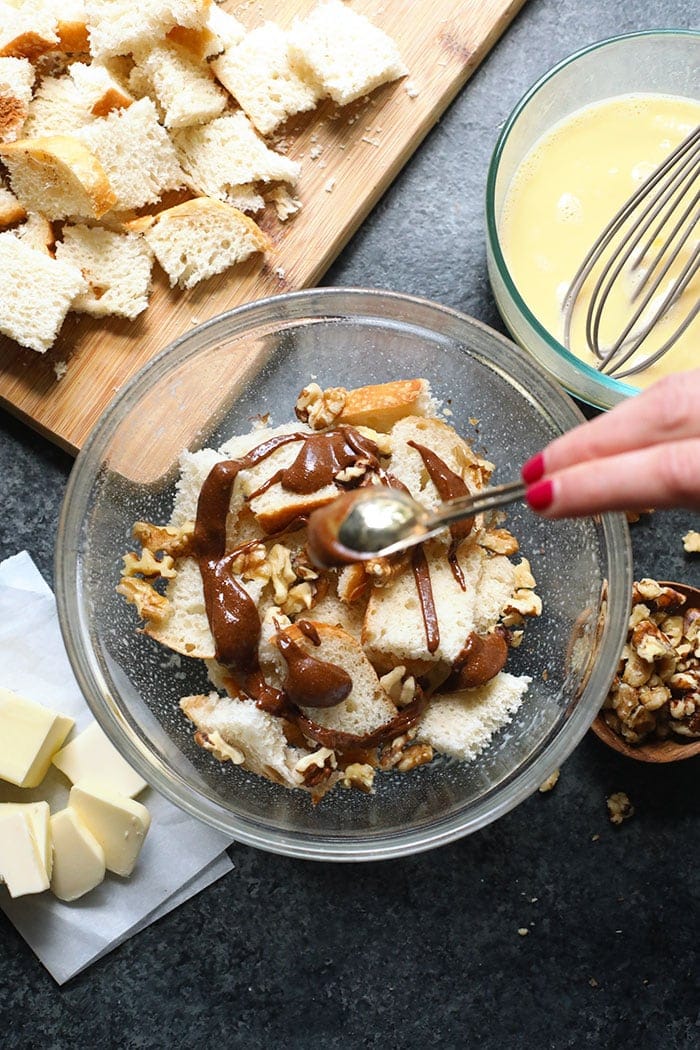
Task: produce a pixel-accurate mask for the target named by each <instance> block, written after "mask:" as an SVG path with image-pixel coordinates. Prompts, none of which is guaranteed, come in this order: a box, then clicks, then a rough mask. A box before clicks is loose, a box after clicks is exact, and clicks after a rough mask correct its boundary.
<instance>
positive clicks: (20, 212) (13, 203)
mask: <svg viewBox="0 0 700 1050" xmlns="http://www.w3.org/2000/svg"><path fill="white" fill-rule="evenodd" d="M26 215H27V213H26V211H25V209H24V207H23V206H22V205H21V204H20V202H19V201H18V200H17V198H16V197H15V195H14V193H13V192H12V190H11V189H9V187H8V186H6V185H5V183H4V181H3V179H2V176H1V175H0V230H4V229H5V228H6V227H7V226H14V224H15V223H16V222H21V221H22V219H24V218H26Z"/></svg>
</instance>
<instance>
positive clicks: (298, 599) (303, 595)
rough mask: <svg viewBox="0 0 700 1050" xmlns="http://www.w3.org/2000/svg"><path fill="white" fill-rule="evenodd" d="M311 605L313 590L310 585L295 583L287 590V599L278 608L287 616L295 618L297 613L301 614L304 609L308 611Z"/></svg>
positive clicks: (312, 602)
mask: <svg viewBox="0 0 700 1050" xmlns="http://www.w3.org/2000/svg"><path fill="white" fill-rule="evenodd" d="M313 604H314V589H313V587H312V586H311V584H310V583H308V582H305V583H297V584H296V585H295V586H294V587H290V588H289V591H288V592H287V597H286V598H285V600H284V601H283V602H282V604H281V606H280V608H281V609H282V612H283V613H286V615H287V616H296V614H297V613H300V612H303V610H304V609H310V608H311V606H312V605H313Z"/></svg>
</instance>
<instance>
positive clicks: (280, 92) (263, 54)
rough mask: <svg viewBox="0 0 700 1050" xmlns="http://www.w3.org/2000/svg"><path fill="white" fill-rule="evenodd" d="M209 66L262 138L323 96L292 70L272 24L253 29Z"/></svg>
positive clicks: (280, 32)
mask: <svg viewBox="0 0 700 1050" xmlns="http://www.w3.org/2000/svg"><path fill="white" fill-rule="evenodd" d="M211 67H212V69H213V70H214V73H215V74H216V76H217V77H218V79H219V80H220V81H221V83H222V84H223V85H224V87H225V88H226V90H227V91H230V93H231V94H232V95H233V97H234V98H235V99H236V101H237V102H238V104H239V105H240V106H241V108H242V109H243V110H244V111H245V112H246V113H247V114H248V116H249V117H250V119H251V121H252V122H253V124H254V125H255V127H256V128H257V129H258V131H259V132H260V134H261V135H269V134H270V132H272V131H274V130H275V128H277V127H278V126H279V125H280V124H282V123H283V122H284V121H285V120H287V118H288V117H291V116H292V115H293V114H294V113H304V112H306V111H307V110H310V109H313V108H314V106H315V105H316V103H317V102H318V100H319V98H320V97H321V95H322V93H323V92H322V90H321V88H320V86H319V85H318V84H317V83H316V82H315V81H314V80H313V79H312V78H303V77H301V76H299V74H298V72H297V71H296V70H295V69H293V68H292V65H291V63H290V61H289V44H288V40H287V34H286V33H285V32H284V30H283V29H281V28H280V27H279V26H278V25H275V23H274V22H265V24H264V25H262V26H259V27H258V28H257V29H253V30H252V31H251V32H250V33H248V34H247V35H246V36H245V37H244V38H243V40H242V41H241V43H240V44H238V46H237V47H234V48H231V49H227V50H226V51H224V53H223V54H222V55H221V56H220V57H219V58H216V59H214V61H213V62H212V64H211Z"/></svg>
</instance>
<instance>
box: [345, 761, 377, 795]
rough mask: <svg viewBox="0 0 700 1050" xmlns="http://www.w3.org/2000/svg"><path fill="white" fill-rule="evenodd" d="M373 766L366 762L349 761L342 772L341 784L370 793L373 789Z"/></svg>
mask: <svg viewBox="0 0 700 1050" xmlns="http://www.w3.org/2000/svg"><path fill="white" fill-rule="evenodd" d="M374 773H375V771H374V767H373V766H370V765H369V763H368V762H351V763H350V765H349V766H348V767H347V769H346V770H345V772H344V773H343V779H342V780H341V784H342V785H343V787H346V788H355V789H356V790H357V791H364V793H365V794H366V795H371V794H372V792H373V790H374Z"/></svg>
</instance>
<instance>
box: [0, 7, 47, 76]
mask: <svg viewBox="0 0 700 1050" xmlns="http://www.w3.org/2000/svg"><path fill="white" fill-rule="evenodd" d="M57 46H58V32H57V24H56V18H55V17H54V15H53V14H52V13H51V12H50V11H47V10H45V8H44V5H43V2H42V0H22V4H21V6H20V7H14V6H13V5H12V4H8V3H3V2H0V58H5V57H8V58H28V59H29V60H30V62H33V61H35V60H36V59H37V58H38V57H39V55H43V54H44V53H45V52H47V51H51V50H53V49H54V48H55V47H57Z"/></svg>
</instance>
